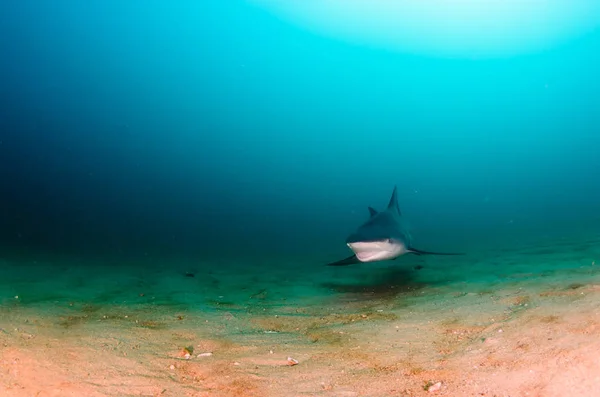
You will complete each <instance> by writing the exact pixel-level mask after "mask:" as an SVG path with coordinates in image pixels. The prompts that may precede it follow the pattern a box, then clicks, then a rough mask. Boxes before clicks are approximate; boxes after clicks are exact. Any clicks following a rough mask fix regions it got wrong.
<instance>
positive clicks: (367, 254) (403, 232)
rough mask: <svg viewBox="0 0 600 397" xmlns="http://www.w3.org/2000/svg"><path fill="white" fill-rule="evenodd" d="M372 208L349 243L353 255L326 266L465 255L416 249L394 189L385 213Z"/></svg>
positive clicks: (349, 237) (395, 188) (396, 191)
mask: <svg viewBox="0 0 600 397" xmlns="http://www.w3.org/2000/svg"><path fill="white" fill-rule="evenodd" d="M368 208H369V214H370V217H369V219H368V220H367V221H366V222H365V223H363V224H362V225H360V226H359V227H358V229H356V231H355V232H354V233H352V234H351V235H349V236H348V238H347V239H346V245H347V246H348V247H349V248H350V249H351V250H352V251H353V252H354V255H352V256H349V257H348V258H346V259H342V260H340V261H337V262H333V263H329V264H327V266H347V265H352V264H355V263H361V262H379V261H386V260H392V259H396V258H398V257H399V256H402V255H404V254H416V255H464V254H463V253H450V252H430V251H423V250H420V249H416V248H415V247H413V245H412V237H411V235H410V233H409V231H408V228H407V226H406V222H405V220H404V219H403V217H402V213H401V212H400V207H398V189H397V187H396V186H394V191H393V192H392V197H391V198H390V202H389V204H388V206H387V209H386V210H385V211H381V212H379V211H377V210H376V209H374V208H373V207H368Z"/></svg>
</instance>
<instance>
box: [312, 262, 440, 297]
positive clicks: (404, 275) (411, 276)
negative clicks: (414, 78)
mask: <svg viewBox="0 0 600 397" xmlns="http://www.w3.org/2000/svg"><path fill="white" fill-rule="evenodd" d="M428 285H429V284H427V283H424V282H422V281H417V272H416V271H415V270H412V269H406V268H401V267H388V268H385V269H381V271H379V272H376V273H372V274H370V275H369V277H366V278H363V279H361V280H360V281H358V282H355V283H338V282H327V283H323V284H321V286H322V287H324V288H328V289H330V290H332V291H335V292H340V293H345V294H351V295H358V296H357V297H359V296H360V297H363V298H365V297H373V298H381V299H391V298H394V297H396V296H398V295H400V294H410V293H414V292H415V291H418V290H420V289H422V288H425V287H426V286H428Z"/></svg>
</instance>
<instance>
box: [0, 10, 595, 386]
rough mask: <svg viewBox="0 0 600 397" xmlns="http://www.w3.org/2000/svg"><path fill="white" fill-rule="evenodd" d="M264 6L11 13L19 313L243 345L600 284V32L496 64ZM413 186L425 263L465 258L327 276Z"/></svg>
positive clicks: (403, 202)
mask: <svg viewBox="0 0 600 397" xmlns="http://www.w3.org/2000/svg"><path fill="white" fill-rule="evenodd" d="M261 3H269V2H261V1H256V2H245V1H237V0H232V1H225V0H222V1H212V0H206V1H202V2H192V1H178V2H169V3H168V2H162V1H145V2H142V1H127V2H123V1H120V2H118V1H96V0H92V1H85V2H68V1H31V0H23V1H18V2H2V3H1V4H0V171H1V174H0V175H1V176H0V189H1V195H0V249H1V250H0V260H1V262H0V263H2V266H1V267H2V270H1V272H2V273H1V274H2V277H0V295H1V296H0V303H1V304H2V310H4V314H5V315H6V316H9V314H10V316H17V315H18V314H15V313H20V312H18V311H15V309H16V308H26V309H27V310H30V309H31V310H33V309H36V308H37V309H39V310H41V311H42V312H43V311H47V313H52V310H58V311H59V312H60V313H61V315H64V316H71V315H70V314H69V313H71V311H72V310H80V309H81V310H84V309H85V308H86V307H88V306H86V305H90V304H92V305H97V306H94V307H95V309H94V313H96V314H94V315H91V314H90V316H92V317H90V318H93V319H94V321H96V320H97V321H100V320H102V319H105V318H106V317H102V316H103V315H105V311H106V313H108V312H111V313H114V311H115V310H117V309H118V310H117V311H118V313H121V311H119V310H121V309H122V308H123V307H124V308H125V309H127V307H128V305H129V306H131V307H136V308H140V310H141V311H142V312H143V311H145V310H149V309H148V308H151V310H157V311H158V310H167V311H168V313H169V314H165V316H171V317H169V318H170V320H168V321H167V320H165V321H167V323H168V326H165V327H167V328H168V327H170V326H173V327H174V325H173V324H179V322H178V321H179V320H177V319H176V318H172V312H173V311H174V310H179V311H182V312H185V316H198V320H197V322H195V323H194V324H195V325H194V326H201V325H203V324H204V317H202V316H204V315H205V314H206V313H209V314H210V315H211V316H212V315H221V314H222V313H224V312H226V313H229V314H227V315H230V314H231V313H234V314H233V316H237V317H236V319H238V320H239V321H240V324H241V325H240V327H242V328H243V325H247V324H250V323H251V322H252V321H254V320H255V319H256V318H259V319H260V318H261V317H260V316H266V315H267V314H269V315H271V314H276V313H277V315H282V316H283V315H284V314H285V313H287V312H286V310H292V309H293V310H296V313H304V312H303V310H309V311H310V315H312V316H315V318H318V317H319V316H325V315H327V313H330V312H331V311H332V310H339V311H343V310H350V311H353V310H354V311H358V312H359V313H360V310H368V313H371V312H372V311H373V308H376V309H378V310H379V309H380V310H382V311H387V310H401V309H402V308H404V307H405V306H403V305H405V304H406V305H408V303H406V302H405V300H407V301H410V305H413V304H415V305H416V304H417V303H418V302H420V301H419V299H421V298H422V299H424V300H427V302H430V301H428V299H439V302H441V303H439V304H440V305H441V306H440V307H449V306H444V305H450V306H451V305H457V306H456V307H454V306H453V307H454V308H455V309H456V310H458V311H460V310H461V309H460V308H461V306H460V302H458V301H456V300H452V299H446V298H448V297H455V295H453V294H456V293H457V291H458V292H459V293H460V294H462V293H465V294H480V295H485V296H487V295H486V294H492V293H497V294H498V296H504V295H507V296H508V295H510V294H513V295H514V294H517V293H521V294H530V293H531V294H532V296H537V295H535V293H532V292H531V291H528V290H527V288H530V289H532V290H533V289H535V290H536V291H538V290H540V291H542V290H543V291H546V290H544V288H546V289H549V290H552V291H554V289H559V290H561V291H563V290H564V288H568V285H574V284H572V283H579V284H582V285H584V284H586V283H587V281H589V280H591V277H592V276H593V275H594V274H596V270H595V263H596V262H597V261H598V260H599V259H598V258H599V255H600V251H599V250H598V248H597V247H598V244H597V242H598V236H599V234H600V226H599V225H600V223H599V221H600V183H599V182H598V181H599V178H598V173H599V172H600V156H599V155H598V147H599V146H600V135H598V132H599V131H600V112H599V109H600V99H599V97H598V93H599V92H600V79H598V78H597V75H598V70H600V51H599V50H600V31H599V30H598V29H597V28H595V25H594V24H591V22H590V21H592V20H595V19H594V18H591V17H590V18H589V19H587V20H586V22H585V29H583V28H582V29H579V30H577V29H575V30H577V34H573V35H571V36H569V37H566V36H565V37H563V38H561V39H560V40H558V39H557V40H556V41H555V42H551V41H545V42H544V43H545V44H544V45H543V46H537V47H536V46H532V47H531V48H529V47H528V48H529V49H528V50H525V49H523V48H520V50H519V51H505V52H502V53H497V52H494V51H491V53H486V54H485V55H486V56H480V54H479V50H478V51H475V52H474V53H472V54H470V52H469V50H468V48H467V49H466V50H465V49H464V48H463V49H462V50H461V51H457V52H453V51H454V50H456V48H457V47H452V49H447V50H448V51H446V50H444V49H439V48H438V46H439V45H441V43H436V44H435V45H434V46H433V47H432V46H429V47H427V49H426V50H424V51H419V50H418V48H419V43H422V42H427V43H429V44H431V43H433V42H434V40H431V39H428V40H425V38H422V37H421V38H419V40H417V38H415V43H412V44H411V45H408V46H407V47H403V46H396V45H389V44H390V41H389V40H388V41H386V43H385V45H381V46H379V45H377V43H375V42H373V41H370V40H371V39H369V40H366V39H365V40H362V41H361V39H356V37H355V36H353V39H348V38H344V37H341V36H340V34H339V33H336V34H328V33H327V32H324V31H323V30H322V29H320V28H319V27H318V26H316V25H315V26H312V25H310V24H308V25H307V24H306V23H302V22H301V21H302V20H303V18H300V19H295V18H289V17H284V14H281V13H278V12H275V11H274V10H273V9H271V8H269V7H267V6H261ZM307 4H308V3H307ZM311 4H316V3H311ZM388 21H389V20H388ZM571 22H572V21H571ZM571 22H569V23H571ZM448 26H452V24H449V25H448ZM540 31H543V29H541V30H540ZM358 33H360V32H358ZM358 33H357V35H358ZM515 35H516V33H515V32H512V36H511V37H512V38H513V39H514V36H515ZM342 36H343V35H342ZM357 37H358V36H357ZM407 37H409V38H410V36H407ZM482 37H484V36H482ZM404 38H405V39H406V37H404ZM524 39H525V36H524ZM498 40H500V39H498ZM392 41H393V40H392ZM513 41H514V40H513ZM477 43H478V46H480V47H478V48H479V49H481V48H482V47H481V45H483V44H482V43H485V40H478V41H477ZM495 43H496V44H498V43H497V42H495ZM413 44H414V45H413ZM513 44H514V43H513ZM453 45H454V46H460V43H458V42H456V41H453ZM435 48H438V50H439V54H436V51H435ZM503 48H505V47H503ZM515 48H516V47H515ZM505 49H506V48H505ZM484 52H485V51H484ZM394 185H397V186H398V199H399V204H400V208H401V210H402V213H403V214H404V216H405V217H406V219H407V220H408V222H409V224H410V226H411V232H412V235H413V238H414V242H415V246H416V247H418V248H421V249H424V250H430V251H442V252H444V251H450V252H454V251H458V252H466V253H467V255H466V256H464V257H460V258H444V257H416V256H410V255H407V256H404V257H402V258H400V259H398V260H397V261H395V262H383V263H377V264H359V265H354V266H352V267H348V268H339V269H331V268H325V267H324V264H325V263H329V262H332V261H335V260H338V259H341V258H344V257H346V256H348V255H350V251H349V250H348V248H347V247H346V245H345V244H344V241H345V238H346V236H347V235H348V234H349V233H350V232H352V231H353V230H354V228H355V227H356V226H358V225H359V224H361V223H362V222H363V221H365V219H367V217H368V211H367V207H368V206H373V207H375V208H377V209H383V208H384V207H385V205H386V204H387V201H388V200H389V195H390V193H391V191H392V188H393V186H394ZM546 277H548V278H546ZM588 277H590V278H588ZM550 279H552V282H551V283H549V282H548V281H547V280H550ZM515 280H517V281H515ZM524 280H525V281H524ZM561 280H562V281H561ZM586 280H587V281H586ZM590 282H591V281H590ZM519 283H521V284H519ZM570 283H571V284H570ZM546 284H548V285H546ZM579 284H577V285H579ZM444 288H446V289H444ZM503 288H507V289H508V290H510V289H511V288H513V289H516V288H523V289H524V290H525V292H514V291H513V290H510V291H511V292H510V293H508V292H505V290H503ZM440 291H441V292H440ZM490 291H493V292H490ZM499 291H500V292H499ZM502 291H504V292H502ZM519 291H521V290H519ZM585 291H586V293H587V292H588V290H585ZM589 291H592V292H593V291H595V290H594V289H593V288H592V287H590V289H589ZM513 292H514V293H513ZM543 293H547V291H546V292H543ZM436 294H437V295H436ZM502 294H504V295H502ZM460 296H462V295H460ZM469 296H471V295H469ZM478 296H479V295H478ZM511 296H512V295H511ZM540 296H541V295H540ZM436 297H437V298H436ZM417 298H418V299H417ZM499 300H500V298H498V301H499ZM257 302H258V303H257ZM356 302H360V303H359V304H356ZM415 302H417V303H415ZM436 302H437V301H436ZM456 302H458V303H456ZM538 303H539V302H537V301H535V299H534V301H533V303H532V305H531V306H535V305H537V304H538ZM436 304H437V303H436ZM540 304H541V303H540ZM286 305H289V306H290V307H292V309H289V308H286V309H285V310H284V309H282V307H287V306H286ZM353 305H354V306H353ZM360 305H363V306H360ZM411 307H412V306H411ZM82 308H83V309H82ZM365 308H366V309H365ZM125 309H123V310H125ZM24 310H25V309H24ZM85 310H88V309H85ZM85 310H84V311H85ZM97 310H98V311H97ZM136 310H137V309H136ZM402 310H403V309H402ZM410 310H412V309H410ZM432 310H433V309H432ZM453 310H454V309H453ZM498 310H499V311H502V309H498ZM96 311H97V312H96ZM123 313H124V312H123ZM123 313H121V314H123ZM144 313H145V312H144ZM161 313H162V312H161ZM215 313H216V314H215ZM265 313H267V314H265ZM414 313H418V311H417V310H415V311H414V312H413V311H410V313H409V312H408V311H407V312H406V313H404V312H402V313H401V314H399V315H400V317H401V318H403V317H402V316H404V315H407V316H408V314H411V315H413V314H414ZM121 314H119V316H121ZM209 314H206V315H207V316H208V315H209ZM430 314H431V313H430ZM414 315H415V316H416V314H414ZM432 315H434V314H432ZM86 316H87V314H86ZM94 316H96V317H94ZM307 316H308V314H307ZM4 318H5V319H6V321H7V322H9V323H10V325H7V324H4V325H3V323H0V330H3V329H13V328H14V329H17V328H18V327H20V326H22V323H21V322H20V321H21V320H22V319H19V318H16V317H14V318H13V317H4ZM68 318H71V317H68ZM77 318H79V317H77ZM85 318H87V317H85ZM119 318H121V317H119ZM132 318H133V317H132ZM311 318H312V317H311ZM365 318H366V317H365ZM144 319H146V320H148V321H150V320H149V319H147V318H146V317H144ZM338 320H339V319H338ZM388 320H389V319H388ZM11 321H12V322H11ZM61 321H62V320H61ZM69 321H70V320H69ZM136 321H137V320H136ZM140 321H142V319H141V317H140ZM211 321H212V320H211ZM256 321H258V320H256ZM261 321H262V320H261ZM311 321H312V320H311ZM336 321H337V320H336ZM394 321H395V320H394ZM60 324H63V323H60ZM60 324H59V325H60ZM336 324H337V323H336ZM63 325H64V324H63ZM71 325H72V324H71V323H70V322H69V323H68V326H69V327H71ZM255 325H256V324H255ZM317 325H318V327H321V326H327V327H329V325H330V324H329V323H327V324H326V325H323V324H321V323H319V324H317ZM338 325H339V324H337V325H335V326H338ZM318 327H317V328H318ZM65 328H66V326H65ZM259 328H260V327H259ZM289 328H290V329H292V327H289ZM223 329H225V331H223V330H222V329H220V331H219V332H222V334H219V337H223V335H225V336H228V337H231V335H244V336H247V334H245V333H244V332H243V331H240V328H235V329H230V328H227V327H225V328H223ZM286 329H287V328H286ZM299 329H300V328H299ZM319 329H320V328H319ZM266 330H267V331H269V329H266ZM302 330H304V331H306V329H304V328H302ZM336 330H337V328H336ZM304 331H302V332H304ZM115 332H117V331H115ZM206 332H207V333H208V332H209V331H206ZM211 332H212V331H211ZM290 332H292V333H293V329H292V331H290ZM0 335H1V334H0ZM252 335H255V334H252ZM212 336H213V337H215V336H214V335H212ZM305 336H306V335H305V334H302V333H301V335H300V336H298V337H299V338H301V339H302V338H304V337H305ZM294 337H296V336H294ZM257 338H258V337H257ZM259 339H260V338H259ZM302 340H304V339H302ZM336 340H337V339H336ZM238 342H239V341H238ZM263 342H264V341H254V342H252V343H257V344H259V345H260V343H263ZM312 342H314V341H312ZM6 343H9V342H6ZM10 343H12V342H10ZM174 343H175V342H174ZM176 343H180V342H176ZM181 343H183V342H181ZM240 343H242V342H240ZM248 343H250V342H248ZM336 343H337V342H336ZM242 344H243V343H242ZM315 346H316V347H315V349H318V348H319V346H318V345H315ZM328 346H329V345H328ZM333 346H334V348H335V347H336V346H338V345H335V344H334V345H333ZM329 347H331V346H329ZM161 354H162V353H161ZM332 365H335V363H334V364H332ZM419 388H420V387H417V389H419ZM421 389H422V388H421ZM113 394H114V395H119V394H118V393H116V394H115V393H113ZM173 395H177V394H176V393H175V394H173Z"/></svg>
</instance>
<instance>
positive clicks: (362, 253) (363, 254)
mask: <svg viewBox="0 0 600 397" xmlns="http://www.w3.org/2000/svg"><path fill="white" fill-rule="evenodd" d="M386 243H387V240H384V241H369V242H362V241H361V242H355V243H348V247H350V249H351V250H352V251H354V254H355V255H356V259H358V260H359V261H361V262H376V261H383V260H386V259H393V258H395V257H396V256H398V255H397V254H396V253H395V252H394V251H393V250H390V248H391V247H390V246H389V243H388V244H386Z"/></svg>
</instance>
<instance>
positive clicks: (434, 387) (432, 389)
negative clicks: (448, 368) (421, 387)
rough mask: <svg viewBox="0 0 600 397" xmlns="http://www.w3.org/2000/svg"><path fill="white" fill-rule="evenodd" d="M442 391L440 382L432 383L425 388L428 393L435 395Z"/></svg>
mask: <svg viewBox="0 0 600 397" xmlns="http://www.w3.org/2000/svg"><path fill="white" fill-rule="evenodd" d="M441 389H442V382H437V383H434V384H433V385H431V386H429V387H428V388H427V391H428V392H429V393H436V392H438V391H440V390H441Z"/></svg>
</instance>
